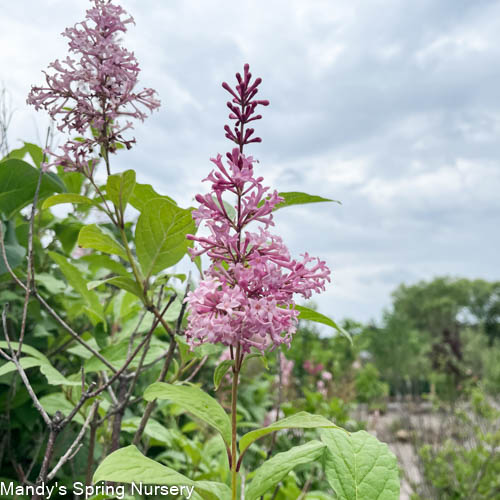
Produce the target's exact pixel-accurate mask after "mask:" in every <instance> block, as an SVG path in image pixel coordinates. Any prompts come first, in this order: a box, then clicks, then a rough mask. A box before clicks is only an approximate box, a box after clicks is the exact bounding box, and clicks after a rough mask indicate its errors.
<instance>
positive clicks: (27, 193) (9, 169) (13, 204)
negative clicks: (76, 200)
mask: <svg viewBox="0 0 500 500" xmlns="http://www.w3.org/2000/svg"><path fill="white" fill-rule="evenodd" d="M39 176H40V170H38V169H37V168H35V167H33V166H31V165H30V164H29V163H26V162H25V161H23V160H18V159H12V160H5V161H1V162H0V214H2V213H3V214H4V216H5V217H6V218H7V219H10V218H11V217H12V216H13V215H14V214H16V213H17V212H18V211H19V210H21V209H22V208H24V207H25V206H27V205H29V204H30V203H32V202H33V198H34V196H35V191H36V187H37V185H38V178H39ZM65 190H66V187H65V186H64V184H63V183H62V181H61V179H59V178H58V177H57V175H55V174H52V173H46V174H44V175H43V177H42V182H41V184H40V191H39V194H38V199H39V200H43V199H45V198H47V197H48V196H50V195H51V194H53V193H62V192H64V191H65Z"/></svg>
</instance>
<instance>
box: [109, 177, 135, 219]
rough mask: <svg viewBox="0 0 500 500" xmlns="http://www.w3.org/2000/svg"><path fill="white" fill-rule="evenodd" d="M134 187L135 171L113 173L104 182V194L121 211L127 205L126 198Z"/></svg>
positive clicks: (127, 198)
mask: <svg viewBox="0 0 500 500" xmlns="http://www.w3.org/2000/svg"><path fill="white" fill-rule="evenodd" d="M134 188H135V172H134V171H133V170H126V171H125V172H121V173H119V174H113V175H110V176H109V177H108V181H107V183H106V194H107V195H108V198H109V199H110V200H111V201H112V202H113V203H114V204H115V206H116V207H118V208H119V210H120V212H122V213H123V211H124V210H125V208H126V207H127V204H128V200H129V198H130V196H131V194H132V193H133V192H134Z"/></svg>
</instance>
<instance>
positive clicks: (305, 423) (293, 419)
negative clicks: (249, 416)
mask: <svg viewBox="0 0 500 500" xmlns="http://www.w3.org/2000/svg"><path fill="white" fill-rule="evenodd" d="M318 428H333V429H338V428H339V427H338V426H337V425H335V424H334V423H333V422H330V420H328V419H326V418H325V417H322V416H321V415H313V414H311V413H307V412H305V411H300V412H299V413H295V414H294V415H292V416H290V417H287V418H284V419H282V420H278V421H277V422H275V423H274V424H271V425H268V426H267V427H262V428H261V429H256V430H254V431H250V432H247V433H246V434H245V435H243V436H242V437H241V439H240V443H239V447H240V453H244V452H245V451H246V450H247V448H248V447H249V446H250V445H251V444H252V443H253V442H254V441H256V440H257V439H260V438H261V437H263V436H266V435H267V434H270V433H271V432H274V431H279V430H281V429H318Z"/></svg>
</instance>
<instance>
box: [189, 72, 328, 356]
mask: <svg viewBox="0 0 500 500" xmlns="http://www.w3.org/2000/svg"><path fill="white" fill-rule="evenodd" d="M237 80H238V86H237V87H236V90H233V89H231V88H230V87H229V85H228V84H226V83H225V84H224V85H223V87H224V88H225V89H226V90H228V91H229V92H230V93H231V94H232V95H233V96H235V98H234V101H235V103H236V104H238V105H239V109H238V108H236V106H233V107H231V106H230V109H231V114H230V118H234V117H236V118H235V119H237V120H239V129H238V127H235V135H234V136H231V135H230V132H227V129H226V132H227V134H226V135H227V136H228V138H229V139H230V140H232V141H234V142H237V143H238V144H239V146H240V147H239V148H234V149H233V150H232V151H231V153H228V154H227V162H226V164H224V162H223V161H222V157H221V155H218V156H217V158H215V159H212V162H213V163H214V165H215V167H216V169H215V170H213V171H212V172H211V173H210V174H209V175H208V177H207V178H206V179H204V180H205V181H209V182H210V183H211V187H212V189H211V192H210V193H208V194H206V195H201V194H199V195H197V196H196V200H197V201H198V203H199V204H200V206H199V208H198V209H197V210H195V211H194V212H193V216H194V218H195V220H196V223H197V225H200V224H201V223H205V225H206V227H207V228H208V230H209V233H210V234H209V235H208V236H194V235H188V238H189V239H191V240H194V241H196V242H197V243H198V247H197V248H195V249H193V250H192V252H191V254H192V256H193V257H194V256H197V255H201V254H204V253H206V254H207V255H208V256H209V257H210V259H211V265H210V267H209V269H208V270H207V272H206V274H205V278H204V279H203V280H202V282H201V283H200V284H199V286H198V288H197V289H196V290H195V291H193V292H190V293H189V294H188V297H187V299H186V300H187V302H188V306H189V311H190V316H189V324H188V329H187V331H186V337H187V340H188V342H190V343H191V345H192V346H196V345H199V344H201V343H204V342H211V343H216V342H221V343H223V344H224V345H227V346H232V347H237V346H238V345H239V346H240V347H241V349H242V352H249V351H250V349H251V348H252V347H255V348H257V349H259V350H260V351H262V352H263V351H265V350H266V349H267V348H269V347H271V348H274V347H276V346H278V345H280V344H283V343H284V344H286V345H290V342H291V339H292V335H293V334H294V332H295V330H296V326H297V317H298V312H297V311H296V310H295V309H294V304H295V303H294V300H293V296H294V294H295V293H297V294H300V295H302V296H303V297H305V298H309V297H310V296H311V294H312V292H313V291H315V292H320V291H322V290H324V289H325V283H326V281H330V270H329V269H328V267H327V266H326V264H325V262H323V261H321V260H319V259H317V258H312V257H310V256H309V255H308V254H307V253H305V254H304V255H303V256H302V259H301V260H296V259H293V258H292V257H291V256H290V254H289V252H288V250H287V248H286V246H285V245H284V244H283V241H282V240H281V238H280V237H278V236H276V235H273V234H271V233H270V232H269V231H268V228H269V227H270V226H274V222H273V216H272V211H273V209H274V208H275V207H276V205H277V204H278V203H281V202H282V201H283V198H281V197H280V196H279V195H278V193H277V191H273V192H269V188H268V187H264V186H263V184H262V181H263V178H262V177H257V176H256V175H255V173H254V163H255V160H254V159H253V158H252V157H251V156H245V155H244V154H243V153H242V149H243V145H244V144H248V143H250V142H252V141H253V142H256V139H251V138H250V137H251V134H248V131H245V129H244V124H245V123H248V122H249V121H251V120H253V119H255V118H257V117H260V115H257V116H255V117H254V116H252V115H253V113H254V112H255V108H256V106H257V104H266V105H267V104H268V101H257V100H253V101H252V100H251V99H253V97H254V96H255V94H256V93H257V86H258V84H259V83H260V79H257V80H255V82H253V83H252V82H251V74H250V72H249V70H248V65H245V72H244V77H241V76H240V75H239V74H238V75H237ZM249 130H250V129H249ZM252 133H253V131H252ZM238 134H239V135H238ZM259 141H260V139H259ZM229 196H230V197H231V198H232V199H233V204H232V205H231V204H229V203H228V201H227V200H226V199H225V198H227V197H229ZM256 224H260V225H261V226H260V227H259V228H258V231H251V230H250V227H249V226H250V225H256Z"/></svg>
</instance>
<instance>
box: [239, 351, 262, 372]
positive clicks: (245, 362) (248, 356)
mask: <svg viewBox="0 0 500 500" xmlns="http://www.w3.org/2000/svg"><path fill="white" fill-rule="evenodd" d="M255 358H258V359H259V360H260V361H261V362H262V364H263V365H264V368H265V369H266V370H269V363H268V362H267V358H266V357H265V356H264V355H263V354H261V353H257V352H253V353H251V354H248V355H246V356H245V357H244V358H243V363H242V365H241V369H242V370H243V368H245V366H246V364H247V363H248V362H249V361H250V360H251V359H255Z"/></svg>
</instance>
